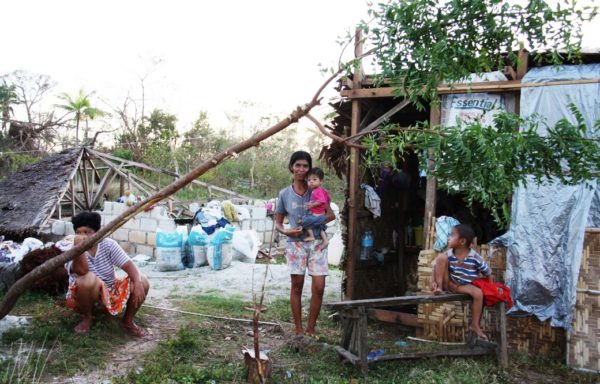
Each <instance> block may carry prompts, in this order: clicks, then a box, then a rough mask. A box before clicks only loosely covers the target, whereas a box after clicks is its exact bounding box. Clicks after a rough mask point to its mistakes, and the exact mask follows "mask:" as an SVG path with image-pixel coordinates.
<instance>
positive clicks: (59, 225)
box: [51, 202, 338, 258]
mask: <svg viewBox="0 0 600 384" xmlns="http://www.w3.org/2000/svg"><path fill="white" fill-rule="evenodd" d="M246 208H247V209H248V211H249V212H250V218H247V219H244V220H242V221H240V222H236V223H233V225H234V226H235V227H236V228H237V229H239V230H250V229H252V230H254V231H256V233H257V234H258V238H259V239H260V241H262V242H263V245H264V246H267V245H268V244H269V243H270V241H271V239H272V237H273V236H274V239H273V242H274V245H275V246H278V245H280V244H284V243H285V241H286V237H285V236H284V235H281V234H280V233H279V232H277V231H275V230H274V227H273V219H272V218H271V217H269V216H267V210H266V208H264V207H254V206H246ZM126 209H127V206H126V205H125V204H122V203H116V202H105V203H104V209H103V210H102V211H99V213H100V215H101V216H102V225H106V224H108V223H110V222H111V221H112V220H114V219H115V218H116V217H117V216H118V215H120V214H121V213H123V212H124V211H125V210H126ZM158 229H160V230H163V231H167V232H173V231H175V230H176V224H175V221H174V220H173V219H171V218H170V217H169V216H168V215H167V211H166V208H165V207H164V206H157V207H154V208H153V209H152V210H150V211H148V212H142V213H139V214H138V215H137V216H135V217H133V218H132V219H130V220H129V221H128V222H127V223H125V224H124V225H123V226H122V227H121V228H119V229H117V230H116V231H115V232H113V233H112V235H111V236H110V237H111V238H112V239H113V240H115V241H117V242H118V243H119V245H120V246H121V247H122V248H123V249H124V250H125V252H127V254H129V255H130V256H135V255H137V254H144V255H148V256H151V257H152V258H156V248H155V247H156V231H157V230H158ZM337 230H338V225H335V222H333V223H330V224H329V225H328V227H327V234H328V236H329V238H331V237H332V236H333V234H334V233H335V232H336V231H337ZM51 231H52V235H55V236H59V237H60V236H66V235H69V234H73V233H74V232H73V225H72V224H71V222H69V221H60V220H57V221H55V222H53V224H52V230H51Z"/></svg>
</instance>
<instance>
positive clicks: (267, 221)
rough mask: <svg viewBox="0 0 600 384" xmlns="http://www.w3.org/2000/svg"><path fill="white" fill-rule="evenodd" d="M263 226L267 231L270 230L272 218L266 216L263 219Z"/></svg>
mask: <svg viewBox="0 0 600 384" xmlns="http://www.w3.org/2000/svg"><path fill="white" fill-rule="evenodd" d="M265 228H266V230H267V231H271V230H272V229H273V219H271V218H270V217H267V219H266V220H265Z"/></svg>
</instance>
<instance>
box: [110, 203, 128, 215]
mask: <svg viewBox="0 0 600 384" xmlns="http://www.w3.org/2000/svg"><path fill="white" fill-rule="evenodd" d="M126 209H127V205H125V204H124V203H116V202H113V207H112V214H113V215H117V216H118V215H120V214H121V213H123V212H125V210H126Z"/></svg>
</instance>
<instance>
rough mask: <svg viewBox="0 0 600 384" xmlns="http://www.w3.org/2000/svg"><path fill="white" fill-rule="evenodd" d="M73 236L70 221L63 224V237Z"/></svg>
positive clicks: (73, 232)
mask: <svg viewBox="0 0 600 384" xmlns="http://www.w3.org/2000/svg"><path fill="white" fill-rule="evenodd" d="M74 234H75V230H73V223H71V222H70V221H66V222H65V235H67V236H69V235H74Z"/></svg>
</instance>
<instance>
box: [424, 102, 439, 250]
mask: <svg viewBox="0 0 600 384" xmlns="http://www.w3.org/2000/svg"><path fill="white" fill-rule="evenodd" d="M440 123H441V113H440V106H439V105H436V106H433V105H432V106H431V110H430V112H429V126H430V127H431V128H433V127H435V126H437V125H440ZM428 157H429V158H428V160H427V169H428V172H427V185H426V187H425V217H424V218H423V222H424V223H429V220H431V219H434V220H435V213H436V212H435V205H436V200H437V180H436V178H435V177H434V176H433V175H432V169H433V167H434V161H435V159H434V158H433V151H432V150H429V156H428ZM430 231H431V227H430V226H429V225H425V228H424V230H423V244H426V243H427V239H428V238H429V232H430Z"/></svg>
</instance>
